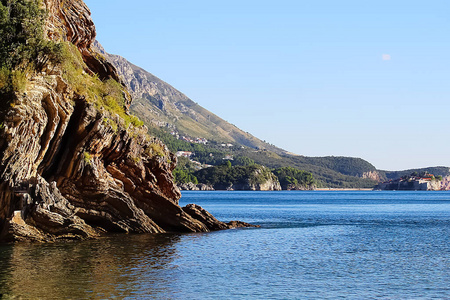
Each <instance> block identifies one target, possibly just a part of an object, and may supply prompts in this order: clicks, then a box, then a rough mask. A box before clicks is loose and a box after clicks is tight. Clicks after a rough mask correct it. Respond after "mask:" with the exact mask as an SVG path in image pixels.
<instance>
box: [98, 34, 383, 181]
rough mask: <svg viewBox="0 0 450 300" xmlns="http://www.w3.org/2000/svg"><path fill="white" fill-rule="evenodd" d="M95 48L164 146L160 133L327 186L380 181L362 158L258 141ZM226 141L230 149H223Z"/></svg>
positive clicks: (125, 61) (170, 87)
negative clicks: (296, 171) (301, 173)
mask: <svg viewBox="0 0 450 300" xmlns="http://www.w3.org/2000/svg"><path fill="white" fill-rule="evenodd" d="M94 48H95V49H96V51H98V52H99V53H101V54H102V55H104V56H105V58H106V59H107V60H108V61H109V62H111V63H112V64H113V65H114V66H115V67H116V69H117V71H118V72H119V74H120V77H121V79H122V80H123V82H124V83H125V84H126V85H127V86H128V88H129V90H130V93H131V95H132V97H133V102H132V104H131V107H130V110H131V111H132V112H133V113H134V114H136V115H137V116H138V117H139V118H140V119H142V120H143V121H144V122H145V124H146V125H147V126H149V127H150V130H153V133H155V134H156V135H158V136H159V137H161V138H162V139H163V140H164V142H166V143H169V144H170V140H171V139H172V137H171V136H169V135H168V134H164V132H173V133H176V134H177V135H178V136H179V137H181V136H185V137H187V138H188V139H192V140H195V139H197V138H205V139H207V140H208V141H209V146H208V149H207V150H209V151H210V152H211V153H217V154H219V151H222V155H223V157H225V156H226V155H227V154H228V155H230V154H231V155H232V156H234V157H236V156H244V157H249V158H251V159H252V160H254V161H255V162H256V163H258V164H262V165H265V166H267V167H270V168H280V167H287V166H292V167H296V168H300V169H302V170H307V171H310V172H312V173H313V174H314V177H315V178H316V179H317V180H318V181H319V182H320V183H322V186H326V187H343V188H344V187H345V188H351V187H372V186H373V185H375V184H376V182H377V181H379V180H382V179H383V178H382V176H381V175H380V174H378V172H377V170H376V168H375V167H374V166H373V165H372V164H370V163H369V162H367V161H365V160H363V159H360V158H352V157H334V156H330V157H305V156H301V155H295V154H292V153H289V152H288V151H286V150H284V149H281V148H278V147H276V146H274V145H271V144H268V143H266V142H264V141H261V140H260V139H258V138H256V137H254V136H253V135H251V134H250V133H247V132H244V131H243V130H241V129H239V128H237V127H236V126H234V125H232V124H230V123H228V122H227V121H225V120H223V119H221V118H220V117H218V116H217V115H215V114H213V113H212V112H210V111H208V110H206V109H205V108H203V107H201V106H200V105H199V104H197V103H195V102H194V101H192V100H191V99H189V98H188V97H187V96H186V95H184V94H183V93H181V92H180V91H178V90H177V89H175V88H174V87H172V86H171V85H170V84H168V83H166V82H164V81H163V80H161V79H159V78H158V77H156V76H155V75H153V74H151V73H149V72H148V71H146V70H144V69H142V68H140V67H138V66H136V65H134V64H132V63H130V62H129V61H127V60H126V59H125V58H123V57H121V56H118V55H112V54H109V53H107V52H106V51H105V50H104V49H103V47H102V46H101V44H100V43H98V42H96V43H94ZM152 127H153V128H157V129H158V128H159V129H160V130H159V131H158V130H155V129H152ZM228 143H230V144H232V145H233V147H223V146H221V145H222V144H228ZM187 144H189V143H187ZM169 147H170V146H169ZM175 148H176V149H175ZM186 148H189V146H187V145H186V146H185V147H183V146H180V143H178V144H177V147H174V148H173V149H171V150H172V151H177V150H187V149H186ZM215 150H217V151H216V152H214V151H215Z"/></svg>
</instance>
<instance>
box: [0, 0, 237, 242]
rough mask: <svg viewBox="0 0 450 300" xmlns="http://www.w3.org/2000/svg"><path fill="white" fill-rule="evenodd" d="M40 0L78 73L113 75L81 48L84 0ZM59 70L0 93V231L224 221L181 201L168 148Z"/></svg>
mask: <svg viewBox="0 0 450 300" xmlns="http://www.w3.org/2000/svg"><path fill="white" fill-rule="evenodd" d="M44 4H45V6H46V8H47V10H48V12H49V18H48V21H47V25H46V26H47V33H48V36H49V37H50V38H52V39H54V40H61V39H64V40H68V41H70V42H72V43H73V44H74V45H76V46H77V47H78V49H79V50H80V52H81V53H82V55H83V58H84V61H85V62H86V65H87V67H86V71H87V72H88V73H96V74H99V77H100V78H102V79H105V78H115V79H117V74H116V72H115V69H114V68H113V67H112V65H110V64H109V63H107V62H106V61H105V60H104V59H103V58H102V57H101V56H99V55H97V54H96V53H94V52H93V51H91V50H90V45H91V43H92V42H93V41H94V39H95V27H94V25H93V22H92V20H91V18H90V12H89V9H88V8H87V7H86V5H85V4H84V3H83V2H82V1H81V0H74V1H62V0H45V1H44ZM61 72H62V70H58V69H57V68H56V69H55V68H53V71H52V73H51V74H37V75H36V76H34V77H33V78H31V79H30V81H29V84H28V87H27V90H26V92H25V93H23V94H17V95H15V96H14V99H0V100H1V101H4V103H8V102H11V103H13V105H11V106H8V107H7V108H4V110H3V111H2V112H1V113H2V116H4V122H3V126H2V128H1V129H0V232H1V235H0V239H3V240H9V241H22V240H33V241H54V240H57V239H86V238H93V237H96V236H98V235H99V234H101V233H104V232H111V231H114V232H136V233H144V232H148V233H162V232H167V231H177V232H205V231H209V230H217V229H225V228H228V226H227V225H226V224H224V223H222V222H219V221H217V220H215V219H214V217H212V216H211V215H210V214H209V213H207V212H206V211H204V210H203V209H201V208H197V207H196V208H195V209H194V210H187V211H188V212H187V211H186V210H183V209H181V207H180V206H179V205H178V199H179V198H180V196H181V194H180V191H179V190H178V188H177V187H176V186H175V184H174V182H173V176H172V170H173V169H174V168H175V166H176V157H175V156H174V155H173V154H172V153H170V152H169V151H168V149H167V147H166V146H165V145H163V144H162V143H161V142H160V141H159V140H157V139H154V138H150V137H149V136H148V135H147V129H146V128H145V127H142V128H134V127H128V128H125V126H124V123H123V121H122V120H121V119H120V117H119V116H117V115H114V114H111V113H108V112H106V111H102V110H99V109H98V108H97V107H95V105H94V104H91V103H88V102H86V100H85V99H84V98H83V97H80V96H79V95H77V94H76V93H75V92H74V91H73V90H72V89H71V87H70V82H66V81H65V80H64V79H63V77H62V76H61ZM125 105H126V106H128V105H129V103H125ZM108 120H111V121H112V122H114V124H117V126H116V128H114V127H113V126H111V123H110V122H109V121H108ZM153 148H157V149H159V150H158V151H159V152H158V153H154V152H153V151H152V149H153Z"/></svg>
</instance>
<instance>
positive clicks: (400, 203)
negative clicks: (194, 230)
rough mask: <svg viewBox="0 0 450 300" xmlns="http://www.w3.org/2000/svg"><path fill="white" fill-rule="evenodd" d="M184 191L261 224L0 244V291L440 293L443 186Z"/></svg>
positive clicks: (445, 236) (228, 216)
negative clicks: (410, 189) (372, 189)
mask: <svg viewBox="0 0 450 300" xmlns="http://www.w3.org/2000/svg"><path fill="white" fill-rule="evenodd" d="M187 203H196V204H199V205H202V206H203V207H204V208H206V209H207V210H209V211H210V212H211V213H213V214H214V215H215V216H216V217H217V218H218V219H220V220H224V221H229V220H242V221H245V222H249V223H254V224H258V225H261V228H248V229H234V230H226V231H219V232H213V233H201V234H161V235H114V236H110V237H107V238H101V239H98V240H94V241H84V242H59V243H54V244H26V243H25V244H15V245H0V294H2V295H3V298H5V299H10V298H17V299H20V298H22V299H35V298H41V299H67V298H71V299H106V298H109V299H111V298H116V299H123V298H128V299H143V298H144V299H375V298H376V299H450V277H449V276H450V193H449V192H328V191H320V192H183V198H182V199H181V201H180V204H181V205H185V204H187ZM0 298H1V297H0Z"/></svg>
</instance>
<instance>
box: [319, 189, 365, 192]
mask: <svg viewBox="0 0 450 300" xmlns="http://www.w3.org/2000/svg"><path fill="white" fill-rule="evenodd" d="M315 191H333V192H348V191H373V188H372V189H371V188H360V189H351V188H342V189H340V188H318V189H315Z"/></svg>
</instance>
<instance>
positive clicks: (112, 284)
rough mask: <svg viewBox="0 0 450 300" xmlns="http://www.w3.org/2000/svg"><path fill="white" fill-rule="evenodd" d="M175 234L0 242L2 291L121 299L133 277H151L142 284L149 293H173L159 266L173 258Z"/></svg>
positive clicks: (133, 288)
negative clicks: (84, 239)
mask: <svg viewBox="0 0 450 300" xmlns="http://www.w3.org/2000/svg"><path fill="white" fill-rule="evenodd" d="M179 238H180V237H179V236H178V235H121V236H115V237H108V238H102V239H99V240H94V241H85V242H60V243H54V244H16V245H2V246H0V294H2V295H3V297H4V298H6V299H8V298H24V299H29V298H33V299H36V298H41V299H63V298H73V299H77V298H78V299H80V298H96V299H98V298H103V299H104V298H115V297H117V298H123V297H126V296H131V295H132V294H133V292H134V291H136V286H135V282H134V281H136V280H140V279H142V277H141V276H145V277H147V278H149V279H151V280H148V281H146V283H145V290H146V294H147V295H154V296H155V297H156V298H158V297H157V295H158V294H159V293H161V292H162V293H163V294H166V293H169V294H171V291H169V290H168V289H170V284H169V282H168V281H170V280H171V278H170V277H166V276H164V275H165V273H164V272H161V271H160V270H162V269H167V268H168V267H167V265H168V264H169V263H170V262H171V261H173V259H174V257H176V250H175V247H174V244H175V243H177V241H179ZM169 269H170V268H169ZM142 273H145V274H142ZM80 283H82V284H80ZM162 288H163V289H164V290H163V291H162V290H161V289H162ZM174 292H175V291H174Z"/></svg>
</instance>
